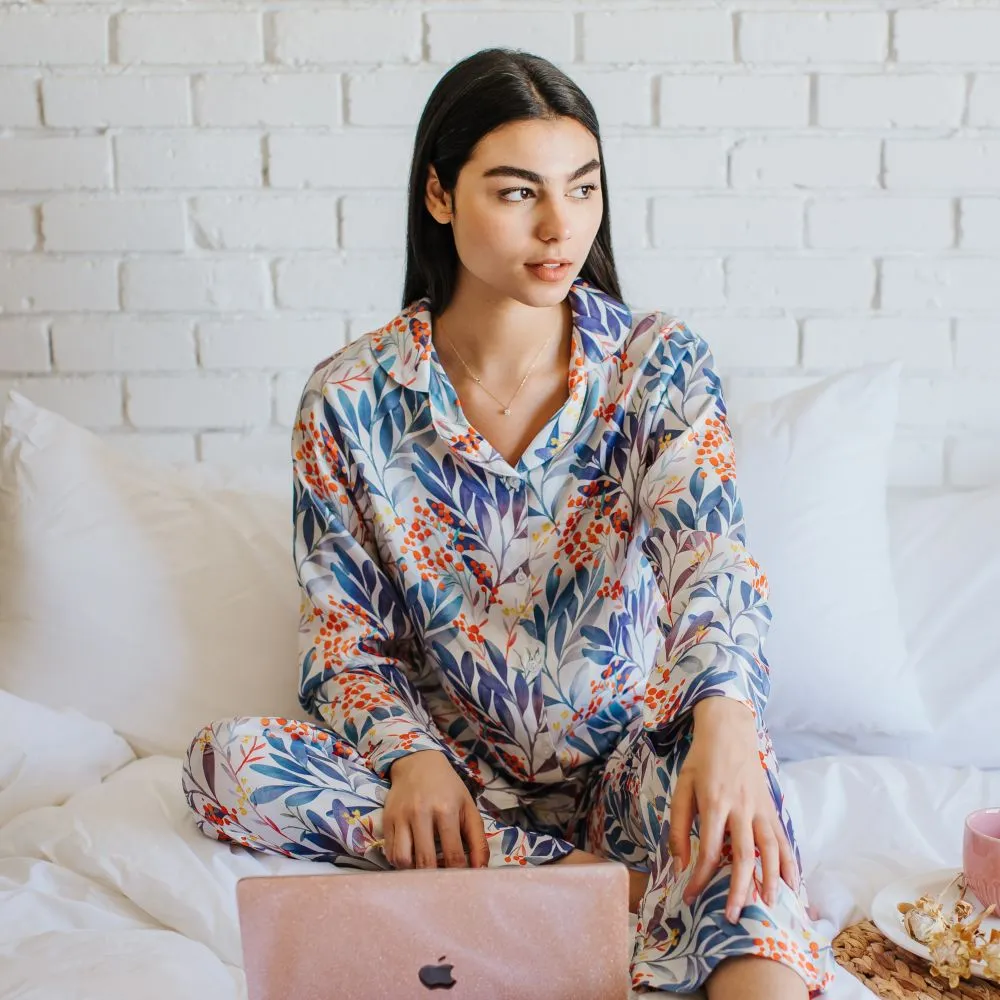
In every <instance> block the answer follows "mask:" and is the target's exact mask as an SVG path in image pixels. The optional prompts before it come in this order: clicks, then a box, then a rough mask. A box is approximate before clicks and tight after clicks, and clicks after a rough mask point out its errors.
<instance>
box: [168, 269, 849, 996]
mask: <svg viewBox="0 0 1000 1000" xmlns="http://www.w3.org/2000/svg"><path fill="white" fill-rule="evenodd" d="M568 301H569V304H570V307H571V309H572V314H573V331H572V333H573V346H572V360H571V365H570V371H569V375H568V389H569V394H568V398H567V399H566V401H565V403H564V404H563V406H562V407H561V408H560V409H559V410H558V412H557V413H555V414H554V415H553V416H552V417H551V419H550V420H549V421H548V423H547V424H546V426H545V427H543V428H542V429H541V430H540V431H539V432H538V434H537V435H536V436H535V438H534V439H533V440H532V442H531V443H530V445H529V446H528V447H527V448H526V449H525V451H524V453H523V455H522V456H521V458H520V459H519V460H518V462H517V464H516V465H513V466H512V465H510V464H509V463H508V462H507V460H505V459H504V458H503V456H502V455H501V454H500V453H499V452H498V451H497V450H496V449H495V448H494V447H493V446H492V445H491V444H490V443H489V442H488V441H487V440H486V439H485V438H484V437H483V436H482V435H480V434H479V433H478V432H477V431H476V430H475V428H474V427H472V425H471V424H470V423H469V422H468V420H467V419H466V418H465V416H464V414H463V412H462V409H461V406H460V404H459V400H458V397H457V395H456V393H455V390H454V388H453V387H452V385H451V382H450V380H449V378H448V376H447V374H446V372H445V370H444V368H443V367H442V365H441V363H440V361H439V359H438V357H437V353H436V351H435V349H434V345H433V343H432V339H431V303H430V301H429V300H428V299H418V300H416V301H414V302H412V303H411V304H410V305H408V306H406V307H405V308H404V309H402V310H401V311H400V312H399V313H398V314H397V315H396V316H395V317H394V318H393V319H392V320H391V321H390V322H389V323H387V324H386V325H385V326H384V327H382V328H380V329H377V330H373V331H371V332H370V333H368V334H365V335H364V336H362V337H360V338H358V339H357V340H355V341H353V342H352V343H350V344H349V345H347V346H346V347H344V348H342V349H341V350H339V351H337V352H336V353H335V354H334V355H333V356H332V357H330V358H327V359H326V360H325V361H323V362H321V363H320V364H319V365H318V366H317V367H316V369H315V370H314V371H313V373H312V375H311V376H310V378H309V379H308V381H307V382H306V385H305V388H304V390H303V393H302V397H301V401H300V406H299V411H298V415H297V420H296V424H295V427H294V429H293V432H292V442H291V444H292V464H293V482H294V488H293V518H294V532H293V551H294V559H295V565H296V569H297V573H298V579H299V584H300V591H301V620H300V628H299V642H300V658H299V696H300V701H301V704H302V706H303V710H304V711H303V720H305V719H306V718H308V721H303V720H293V719H284V718H257V717H254V718H247V717H237V718H230V719H223V720H218V721H215V722H213V723H211V724H209V725H207V726H206V727H205V728H204V729H203V730H202V731H201V732H199V733H198V734H197V735H195V738H194V740H193V742H192V744H191V747H190V749H189V752H188V755H187V759H186V761H185V766H184V775H183V790H184V793H185V795H186V797H187V801H188V803H189V805H190V806H191V808H192V810H193V811H194V814H195V817H196V822H197V823H198V826H199V828H200V829H201V830H202V832H204V833H205V834H206V835H208V836H210V837H214V838H217V839H218V840H221V841H233V842H236V843H238V844H243V845H245V846H247V847H250V848H253V849H255V850H260V851H269V852H276V853H279V854H282V855H287V856H290V857H301V858H309V859H312V860H315V861H326V862H328V863H332V864H335V865H338V866H343V867H349V868H355V869H368V870H372V871H376V870H380V869H387V868H389V867H391V866H390V865H389V863H388V861H387V860H386V858H385V856H384V855H383V853H382V851H381V846H380V845H381V841H382V806H383V803H384V801H385V795H386V792H387V790H388V788H389V781H388V779H387V771H388V768H389V767H390V765H391V764H392V762H393V761H395V760H396V759H398V758H399V757H401V756H404V755H406V754H408V753H411V752H413V751H418V750H426V749H435V750H439V751H441V752H442V753H444V754H445V755H446V757H447V759H448V760H449V761H450V763H451V764H452V766H453V767H454V769H455V771H456V773H457V774H458V775H459V777H460V778H461V779H462V780H463V782H464V783H465V785H466V786H467V787H468V789H469V791H470V793H471V795H472V797H473V799H474V801H475V802H476V804H477V806H478V808H479V810H480V813H481V815H482V817H483V821H484V825H485V829H486V834H487V840H488V844H489V850H490V861H489V863H490V865H491V866H497V865H515V864H516V865H525V864H544V863H546V862H550V861H553V860H555V859H557V858H559V857H561V856H563V855H565V854H567V853H569V852H570V851H571V850H572V849H573V848H574V847H579V848H582V849H585V850H588V851H591V852H593V853H595V854H600V855H603V856H606V857H609V858H614V859H617V860H620V861H622V862H624V863H625V864H627V865H628V866H630V867H632V868H636V869H642V870H645V871H648V872H649V873H650V880H649V885H648V888H647V890H646V892H645V895H644V897H643V899H642V902H641V904H640V907H639V914H638V922H637V927H636V936H635V947H634V952H633V955H632V965H631V972H632V982H633V988H634V989H635V990H636V991H637V992H645V991H669V992H690V991H692V990H694V989H696V988H698V987H699V986H700V985H701V984H702V983H703V982H704V981H705V979H706V978H707V976H708V975H709V973H710V972H711V971H712V969H713V968H714V967H715V966H716V965H717V964H718V963H719V962H720V961H721V960H722V959H724V958H727V957H730V956H737V955H748V954H749V955H759V956H764V957H768V958H772V959H775V960H777V961H780V962H783V963H785V964H787V965H789V966H791V967H792V968H794V969H795V970H796V971H797V972H798V973H799V974H800V975H801V976H802V977H803V979H804V980H805V981H806V983H807V984H808V986H809V989H810V994H811V995H812V996H816V995H818V994H819V993H821V992H823V991H824V990H825V989H827V988H828V987H829V985H830V983H831V982H832V979H833V975H834V969H835V964H834V960H833V955H832V950H831V948H830V944H829V942H828V941H827V940H825V939H824V938H823V937H822V936H821V935H820V934H819V933H818V932H817V930H816V929H815V927H814V926H813V924H812V921H811V920H810V918H809V916H808V914H807V912H806V905H807V897H806V889H805V886H804V885H802V884H800V888H799V889H798V891H793V890H792V889H790V888H789V887H788V886H787V885H786V884H785V883H784V882H783V881H779V888H778V897H777V900H776V902H775V904H774V905H773V906H768V905H766V904H765V903H764V901H763V898H762V897H761V894H760V892H759V890H760V888H761V881H760V879H761V860H760V857H759V856H758V857H757V860H756V874H755V891H754V896H753V899H752V901H751V902H750V903H749V904H748V905H747V906H746V907H744V909H743V911H742V914H741V917H740V919H739V921H738V922H737V923H736V924H731V923H729V921H728V920H727V919H726V917H725V905H726V898H727V895H728V890H729V880H730V874H731V871H732V864H731V849H730V843H729V837H728V835H727V837H726V840H725V844H724V849H723V862H722V864H721V865H720V867H719V868H718V870H717V871H716V872H715V874H714V876H713V877H712V879H711V881H710V882H709V884H708V886H707V887H706V888H705V890H704V891H703V892H702V893H701V894H700V895H699V896H698V897H697V898H696V899H695V900H694V903H693V904H692V905H691V906H687V905H686V904H685V903H684V902H683V900H682V899H681V896H682V893H683V890H684V887H685V885H686V883H687V880H688V879H689V878H690V875H691V872H692V870H693V867H694V862H693V861H692V864H691V865H690V866H689V867H688V869H687V870H686V871H683V872H682V871H677V870H675V865H674V862H673V861H672V859H671V858H670V857H669V854H668V850H667V827H668V824H669V818H670V801H671V789H672V788H673V787H675V784H676V779H677V775H678V771H679V769H680V767H681V765H682V764H683V762H684V759H685V755H686V753H687V751H688V748H689V747H690V744H691V739H692V716H691V709H692V707H693V706H694V704H695V703H696V702H698V701H699V700H700V699H702V698H706V697H725V698H732V699H736V700H737V701H739V702H741V703H742V704H743V705H745V706H746V707H747V708H748V709H750V710H751V711H752V712H753V713H754V716H755V718H756V725H757V732H758V748H757V749H758V756H759V759H760V764H761V767H762V768H763V769H764V770H765V772H766V776H767V780H768V782H769V785H770V789H771V794H772V798H773V801H774V805H775V808H776V810H777V812H778V815H779V817H780V819H781V821H782V824H783V826H784V828H785V831H786V833H787V835H788V838H789V842H790V843H791V845H792V847H793V850H794V852H795V856H796V860H797V861H798V858H799V854H798V850H797V848H796V847H795V834H794V831H793V829H792V823H791V819H790V817H789V815H788V811H787V809H786V806H785V802H784V797H783V795H782V792H781V787H780V784H779V780H778V766H777V761H776V759H775V756H774V752H773V749H772V747H771V742H770V739H769V736H768V733H767V729H766V727H765V725H764V721H763V710H764V706H765V704H766V701H767V696H768V692H769V687H770V684H769V665H768V662H767V659H766V657H765V655H764V652H763V641H764V638H765V636H766V634H767V630H768V625H769V623H770V621H771V612H770V609H769V606H768V603H767V595H768V588H767V579H766V576H765V575H764V573H763V571H762V570H761V568H760V566H759V565H758V564H757V563H756V562H755V560H754V558H753V556H752V555H751V553H750V551H749V550H748V547H747V537H746V528H745V525H744V519H743V508H742V504H741V502H740V497H739V493H738V490H737V481H736V469H735V457H734V451H733V444H732V436H731V434H730V430H729V425H728V423H727V420H726V407H725V403H724V400H723V395H722V389H721V383H720V379H719V377H718V375H717V373H716V371H715V370H714V367H713V366H714V360H713V356H712V353H711V351H710V349H709V347H708V345H707V343H706V342H705V341H704V340H703V339H701V338H700V337H698V336H697V335H696V334H694V333H692V332H691V331H690V330H689V329H688V328H687V327H686V326H685V325H684V324H683V323H682V322H680V321H678V320H676V319H673V318H671V317H669V316H668V315H666V314H664V313H662V312H658V311H653V312H645V313H636V314H633V312H632V311H631V310H630V309H629V308H628V307H627V306H626V305H624V304H623V303H622V302H620V301H618V300H617V299H615V298H613V297H612V296H610V295H608V294H606V293H605V292H603V291H602V290H600V289H598V288H596V287H595V286H593V285H591V284H590V283H588V282H587V281H586V280H584V279H582V278H577V279H576V280H575V281H574V282H573V285H572V287H571V289H570V292H569V296H568ZM698 830H699V827H698V821H697V819H696V820H695V825H694V831H693V845H692V846H693V854H694V856H696V852H697V846H698V840H697V838H698ZM799 864H800V867H801V862H799Z"/></svg>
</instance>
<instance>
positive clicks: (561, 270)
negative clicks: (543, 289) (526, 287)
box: [524, 264, 573, 281]
mask: <svg viewBox="0 0 1000 1000" xmlns="http://www.w3.org/2000/svg"><path fill="white" fill-rule="evenodd" d="M524 266H525V267H526V268H527V269H528V270H529V271H531V273H532V274H534V275H535V277H536V278H541V279H542V281H562V279H563V278H565V277H566V275H567V274H568V273H569V270H570V268H572V266H573V265H572V264H560V265H559V266H558V267H545V266H544V265H543V264H525V265H524Z"/></svg>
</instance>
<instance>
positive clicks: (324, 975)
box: [236, 862, 631, 1000]
mask: <svg viewBox="0 0 1000 1000" xmlns="http://www.w3.org/2000/svg"><path fill="white" fill-rule="evenodd" d="M236 898H237V905H238V908H239V915H240V932H241V934H242V939H243V960H244V968H245V970H246V977H247V989H248V993H249V1000H287V998H289V997H294V998H295V1000H381V998H387V1000H437V998H439V997H441V998H442V1000H443V997H444V996H447V998H448V1000H538V998H539V997H545V998H546V1000H626V998H627V997H628V994H629V978H630V977H629V960H630V951H631V934H630V925H629V918H628V871H627V869H626V867H625V865H622V864H618V863H616V862H605V863H595V864H587V865H551V864H548V865H529V866H523V867H522V866H520V865H518V866H511V867H505V868H418V869H407V870H402V869H400V870H392V871H383V872H356V871H352V872H350V873H347V874H338V875H327V874H318V875H269V876H259V877H254V878H243V879H240V880H239V882H238V883H237V885H236Z"/></svg>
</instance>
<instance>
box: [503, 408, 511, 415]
mask: <svg viewBox="0 0 1000 1000" xmlns="http://www.w3.org/2000/svg"><path fill="white" fill-rule="evenodd" d="M503 415H504V416H505V417H509V416H510V409H505V410H504V411H503Z"/></svg>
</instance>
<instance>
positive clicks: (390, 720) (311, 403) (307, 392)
mask: <svg viewBox="0 0 1000 1000" xmlns="http://www.w3.org/2000/svg"><path fill="white" fill-rule="evenodd" d="M291 451H292V468H293V519H294V531H293V550H294V557H295V568H296V573H297V576H298V581H299V593H300V615H301V617H300V621H299V663H300V670H301V673H300V681H299V700H300V702H301V704H302V707H303V708H304V709H306V711H308V712H310V713H311V714H312V715H313V716H315V717H317V718H319V719H321V720H322V721H324V722H326V723H328V724H329V725H330V726H331V727H332V728H333V729H334V730H335V731H336V732H337V733H338V734H340V735H342V736H343V738H345V739H346V740H348V741H349V742H350V743H351V744H352V745H354V746H355V747H357V750H358V752H359V753H360V754H361V755H362V756H363V757H364V758H365V760H366V761H367V763H368V765H369V766H370V767H371V768H372V770H373V771H374V772H375V773H376V774H378V775H379V776H380V777H386V775H387V773H388V771H389V768H390V767H391V765H392V763H393V762H394V761H395V760H397V759H398V758H399V757H403V756H405V755H406V754H409V753H414V752H416V751H418V750H440V751H441V752H442V753H444V754H445V756H447V757H448V758H449V760H450V761H451V762H452V763H453V764H454V765H455V766H456V768H457V769H458V770H459V773H460V776H461V777H462V778H463V780H465V781H466V783H467V784H472V785H473V787H474V782H470V775H469V773H468V771H467V769H466V768H464V767H463V766H462V765H461V763H460V761H459V760H458V758H457V757H456V756H455V754H454V751H453V750H452V749H451V748H450V747H448V746H447V745H446V744H445V743H444V742H443V741H442V740H440V739H439V738H438V735H437V733H436V732H435V730H436V727H435V726H434V724H433V722H432V720H431V718H430V715H429V713H428V711H427V709H426V707H425V706H424V704H423V702H422V699H421V698H420V694H419V691H418V690H417V689H416V687H415V686H414V685H413V683H412V681H411V675H410V670H409V668H408V666H407V664H406V663H404V662H403V660H402V659H400V658H399V657H398V656H395V655H393V653H394V652H396V651H398V648H399V645H400V644H404V645H405V643H406V641H407V640H409V639H410V638H412V636H413V627H412V624H411V623H410V621H409V619H408V617H407V615H406V614H405V612H404V610H403V603H402V599H401V597H400V595H399V592H398V591H397V590H396V588H395V586H394V584H393V582H392V581H391V580H390V579H389V577H388V576H387V575H386V573H385V571H384V569H383V567H382V566H381V565H380V563H379V560H378V558H377V550H376V549H375V546H374V544H373V540H372V539H371V538H370V534H371V532H370V530H369V528H368V526H367V524H366V522H365V519H364V518H363V517H362V514H361V508H360V505H359V501H360V498H361V497H362V496H363V493H362V492H361V491H362V490H363V486H359V485H358V484H357V475H356V471H357V467H356V465H355V464H354V463H353V461H351V460H350V458H349V455H348V454H347V452H346V446H345V440H344V435H343V433H342V430H341V428H340V427H339V426H338V423H337V419H336V416H335V413H334V410H333V408H332V406H331V405H330V404H329V401H328V400H327V399H326V396H325V394H324V386H323V383H322V381H321V380H320V379H319V377H318V376H317V374H316V373H314V374H313V376H312V377H311V378H310V379H309V381H308V382H307V383H306V387H305V389H304V390H303V394H302V397H301V400H300V403H299V410H298V415H297V418H296V421H295V426H294V429H293V431H292V442H291ZM352 467H353V470H354V472H355V475H354V477H353V478H352Z"/></svg>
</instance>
